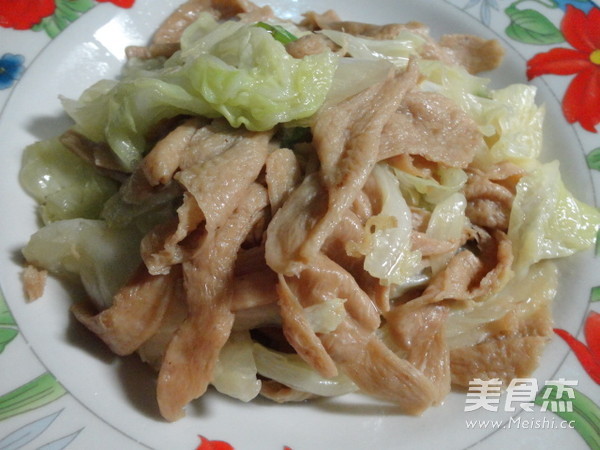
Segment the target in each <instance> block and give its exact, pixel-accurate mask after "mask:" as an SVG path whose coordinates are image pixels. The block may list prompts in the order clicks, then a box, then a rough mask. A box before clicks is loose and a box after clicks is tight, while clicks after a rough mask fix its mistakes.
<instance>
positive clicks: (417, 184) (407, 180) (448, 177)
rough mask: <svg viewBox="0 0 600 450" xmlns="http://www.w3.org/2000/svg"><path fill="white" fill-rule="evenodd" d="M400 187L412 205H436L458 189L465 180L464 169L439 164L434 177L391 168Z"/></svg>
mask: <svg viewBox="0 0 600 450" xmlns="http://www.w3.org/2000/svg"><path fill="white" fill-rule="evenodd" d="M393 171H394V175H395V176H396V178H397V179H398V181H399V182H400V188H401V189H402V192H403V194H404V196H405V198H406V199H407V201H408V202H409V203H410V204H411V205H413V206H425V207H427V206H428V205H429V206H431V205H436V204H437V203H439V202H441V201H443V200H444V199H445V198H447V197H448V196H450V195H452V194H454V193H456V192H458V191H460V190H461V189H462V188H463V186H464V185H465V183H466V182H467V174H466V173H465V171H464V170H461V169H457V168H454V167H443V166H439V167H438V168H437V170H436V172H437V173H436V177H435V178H433V177H432V178H423V177H419V176H416V175H412V174H409V173H407V172H403V171H402V170H398V169H396V168H393Z"/></svg>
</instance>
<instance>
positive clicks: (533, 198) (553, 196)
mask: <svg viewBox="0 0 600 450" xmlns="http://www.w3.org/2000/svg"><path fill="white" fill-rule="evenodd" d="M598 227H600V211H598V209H596V208H594V207H592V206H590V205H587V204H585V203H583V202H581V201H579V200H577V199H576V198H575V197H574V196H573V195H572V194H571V193H570V192H569V191H568V190H567V188H566V187H565V185H564V184H563V182H562V180H561V176H560V172H559V163H558V161H553V162H551V163H547V164H543V165H541V166H540V167H539V168H538V169H536V170H534V171H533V172H531V173H530V174H528V175H526V176H524V177H523V178H521V180H520V181H519V183H518V184H517V194H516V196H515V199H514V201H513V207H512V211H511V215H510V220H509V226H508V237H509V238H510V239H511V241H512V243H513V251H514V252H515V262H514V269H515V272H522V271H524V270H526V269H527V268H528V267H529V266H530V265H531V264H534V263H536V262H538V261H541V260H543V259H549V258H559V257H564V256H569V255H572V254H574V253H576V252H578V251H581V250H585V249H587V248H589V247H590V246H592V245H593V244H594V242H595V241H596V234H597V231H598Z"/></svg>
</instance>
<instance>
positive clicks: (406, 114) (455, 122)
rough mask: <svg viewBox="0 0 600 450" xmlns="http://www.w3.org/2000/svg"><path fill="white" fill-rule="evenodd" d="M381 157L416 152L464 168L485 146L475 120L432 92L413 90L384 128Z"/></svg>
mask: <svg viewBox="0 0 600 450" xmlns="http://www.w3.org/2000/svg"><path fill="white" fill-rule="evenodd" d="M381 140H382V142H381V148H380V150H379V151H380V159H387V158H390V157H393V156H396V155H399V154H403V153H407V154H409V155H419V156H422V157H423V158H425V159H427V160H429V161H433V162H435V163H440V164H443V165H444V166H448V167H459V168H466V167H467V166H468V165H469V164H470V163H471V161H473V158H474V156H475V152H476V151H477V150H478V149H480V148H482V147H484V146H485V143H484V141H483V135H482V134H481V132H480V131H479V128H478V126H477V124H476V123H475V121H474V120H473V119H472V118H471V117H469V116H468V115H467V114H466V113H465V112H463V111H462V110H461V109H460V108H459V107H458V106H457V105H456V103H454V102H453V101H451V100H450V99H448V98H447V97H445V96H443V95H441V94H437V93H435V92H422V91H413V92H410V93H409V94H407V95H406V96H405V98H404V101H403V102H402V105H401V106H400V108H399V109H398V110H397V111H396V113H395V114H394V115H393V116H392V118H391V120H390V121H389V122H388V123H387V124H386V125H385V127H384V129H383V136H382V139H381Z"/></svg>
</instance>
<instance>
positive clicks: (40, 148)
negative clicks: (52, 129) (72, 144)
mask: <svg viewBox="0 0 600 450" xmlns="http://www.w3.org/2000/svg"><path fill="white" fill-rule="evenodd" d="M19 181H20V183H21V185H22V186H23V188H24V189H25V191H26V192H27V193H29V195H31V196H32V197H33V198H34V199H35V200H36V201H37V202H38V204H39V205H40V215H41V218H42V221H43V222H44V223H45V224H48V223H51V222H55V221H57V220H64V219H74V218H77V217H82V218H86V219H97V218H98V217H99V216H100V213H101V211H102V207H103V204H104V203H105V202H106V200H108V199H109V198H110V197H111V196H112V195H113V194H114V193H115V192H116V191H117V189H118V186H117V183H116V182H115V181H114V180H111V179H110V178H107V177H105V176H103V175H100V174H99V173H98V172H97V171H96V170H95V168H94V167H92V166H91V165H89V164H87V163H86V162H84V161H83V160H82V159H81V158H79V157H78V156H76V155H75V154H73V153H72V152H71V151H70V150H68V149H67V148H66V147H65V146H64V145H62V144H61V143H60V142H59V140H58V139H51V140H48V141H41V142H37V143H35V144H32V145H30V146H29V147H27V148H26V149H25V151H24V153H23V162H22V166H21V170H20V172H19Z"/></svg>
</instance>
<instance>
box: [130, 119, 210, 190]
mask: <svg viewBox="0 0 600 450" xmlns="http://www.w3.org/2000/svg"><path fill="white" fill-rule="evenodd" d="M204 125H206V120H205V119H203V118H199V117H194V118H191V119H188V120H186V121H185V122H184V123H182V124H181V125H179V126H178V127H177V128H175V129H174V130H173V131H171V132H170V133H169V134H168V135H167V136H166V137H164V138H163V139H161V140H160V141H158V143H157V144H156V145H155V146H154V148H152V150H150V152H149V153H148V154H147V155H146V156H144V158H143V159H142V162H141V163H140V166H139V169H138V170H141V171H142V172H143V173H144V175H145V176H146V179H147V180H148V183H149V184H150V185H151V186H157V185H159V184H167V183H169V182H170V181H171V180H172V179H173V174H174V173H175V172H176V171H177V170H178V169H179V166H180V165H181V160H182V158H183V155H184V152H185V151H186V150H187V147H188V146H189V144H190V141H191V139H192V137H193V136H194V134H195V133H196V132H197V131H198V129H199V128H202V127H203V126H204Z"/></svg>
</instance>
